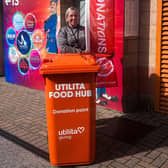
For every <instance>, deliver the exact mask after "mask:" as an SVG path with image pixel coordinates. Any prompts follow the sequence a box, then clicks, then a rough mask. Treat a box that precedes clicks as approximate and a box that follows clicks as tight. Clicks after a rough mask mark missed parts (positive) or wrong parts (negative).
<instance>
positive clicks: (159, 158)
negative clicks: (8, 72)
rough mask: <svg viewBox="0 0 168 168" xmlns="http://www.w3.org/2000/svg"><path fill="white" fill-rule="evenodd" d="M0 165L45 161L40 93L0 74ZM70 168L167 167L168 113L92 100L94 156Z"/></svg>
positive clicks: (11, 167) (31, 167) (38, 167)
mask: <svg viewBox="0 0 168 168" xmlns="http://www.w3.org/2000/svg"><path fill="white" fill-rule="evenodd" d="M0 103H1V105H0V149H1V152H0V167H1V168H43V167H45V168H48V167H50V162H49V159H48V158H49V157H48V156H49V154H48V142H47V128H46V112H45V93H44V92H43V91H39V90H35V89H30V88H26V87H23V86H19V85H15V84H11V83H7V82H5V80H4V77H0ZM68 167H75V168H168V114H163V113H157V112H151V111H149V112H148V111H137V112H136V111H135V112H132V113H123V112H117V111H115V110H111V109H108V108H104V107H101V106H97V111H96V159H95V162H94V163H93V164H90V165H82V166H81V165H80V166H68Z"/></svg>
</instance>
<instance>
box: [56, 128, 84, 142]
mask: <svg viewBox="0 0 168 168" xmlns="http://www.w3.org/2000/svg"><path fill="white" fill-rule="evenodd" d="M84 132H85V127H83V126H79V127H77V128H75V129H72V128H70V129H62V130H60V131H58V139H59V140H63V139H69V140H71V139H72V135H81V134H83V133H84Z"/></svg>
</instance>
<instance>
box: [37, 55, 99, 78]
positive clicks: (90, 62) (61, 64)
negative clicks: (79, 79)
mask: <svg viewBox="0 0 168 168" xmlns="http://www.w3.org/2000/svg"><path fill="white" fill-rule="evenodd" d="M98 70H99V65H98V64H97V63H96V60H95V58H94V56H92V55H91V54H71V53H66V54H47V55H46V58H44V59H43V64H42V65H41V68H40V74H42V75H45V74H64V73H87V72H98Z"/></svg>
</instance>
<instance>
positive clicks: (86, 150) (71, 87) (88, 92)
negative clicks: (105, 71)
mask: <svg viewBox="0 0 168 168" xmlns="http://www.w3.org/2000/svg"><path fill="white" fill-rule="evenodd" d="M57 61H58V60H57ZM58 62H59V61H58ZM51 64H52V63H51ZM94 66H95V65H94ZM69 68H70V71H71V70H72V69H73V68H71V66H69ZM58 69H59V68H58ZM77 69H78V68H77ZM77 69H76V70H74V73H73V72H71V73H70V72H69V71H68V70H67V69H65V71H64V73H63V71H61V72H60V71H59V70H56V72H52V73H51V72H50V73H48V74H43V76H44V79H45V93H46V113H47V126H48V146H49V156H50V163H51V165H54V166H64V165H80V164H89V163H91V162H93V161H94V159H95V126H96V123H95V121H96V120H95V119H96V104H95V88H96V82H95V81H96V71H97V70H96V71H95V70H94V71H92V72H87V71H88V69H87V68H86V69H85V72H84V69H83V71H82V73H79V71H80V68H79V71H77ZM43 72H44V71H43Z"/></svg>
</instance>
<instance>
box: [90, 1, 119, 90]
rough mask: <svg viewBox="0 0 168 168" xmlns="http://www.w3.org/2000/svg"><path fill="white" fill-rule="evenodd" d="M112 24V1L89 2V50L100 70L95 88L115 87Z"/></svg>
mask: <svg viewBox="0 0 168 168" xmlns="http://www.w3.org/2000/svg"><path fill="white" fill-rule="evenodd" d="M114 23H115V21H114V0H91V1H90V50H91V52H93V53H96V59H97V63H98V64H99V65H100V68H101V69H100V72H99V73H98V75H97V87H114V86H117V76H116V70H115V68H116V67H115V65H114V62H113V57H114V55H115V51H114V47H115V46H114ZM97 53H107V54H106V55H105V54H97Z"/></svg>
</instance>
